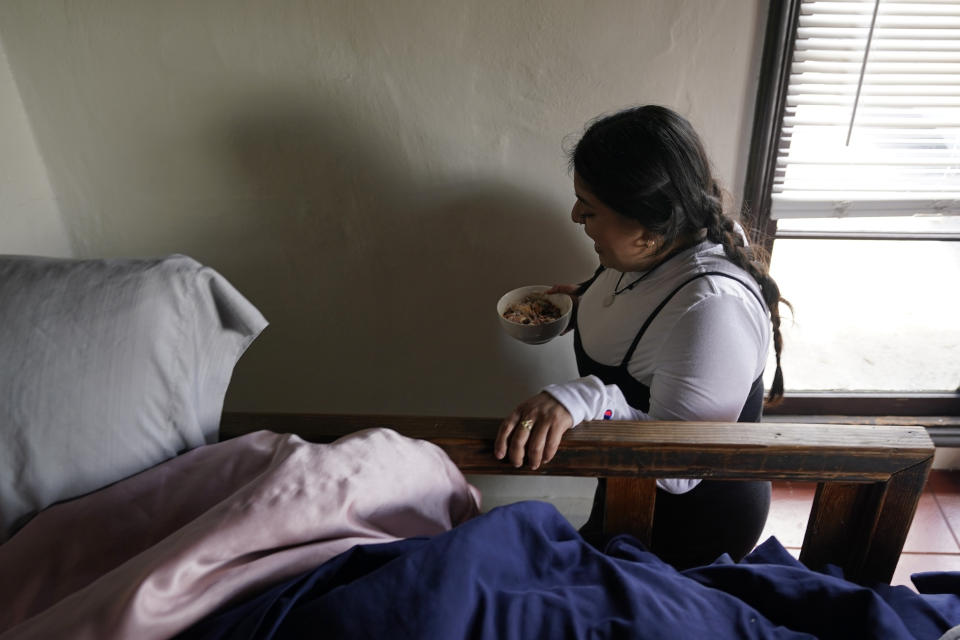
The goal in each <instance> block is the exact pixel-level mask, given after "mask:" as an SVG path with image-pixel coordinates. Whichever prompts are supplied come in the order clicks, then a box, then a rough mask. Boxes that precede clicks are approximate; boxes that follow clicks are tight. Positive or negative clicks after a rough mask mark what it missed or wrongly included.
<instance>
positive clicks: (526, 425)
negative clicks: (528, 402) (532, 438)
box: [520, 419, 533, 431]
mask: <svg viewBox="0 0 960 640" xmlns="http://www.w3.org/2000/svg"><path fill="white" fill-rule="evenodd" d="M520 426H521V427H523V428H524V429H526V430H527V431H533V420H530V419H527V420H523V421H521V422H520Z"/></svg>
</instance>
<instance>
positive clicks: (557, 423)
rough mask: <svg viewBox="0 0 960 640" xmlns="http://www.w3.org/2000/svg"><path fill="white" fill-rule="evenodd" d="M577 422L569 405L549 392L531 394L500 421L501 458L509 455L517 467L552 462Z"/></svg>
mask: <svg viewBox="0 0 960 640" xmlns="http://www.w3.org/2000/svg"><path fill="white" fill-rule="evenodd" d="M572 426H573V419H572V418H571V417H570V414H569V413H568V412H567V410H566V408H565V407H564V406H563V405H562V404H560V403H559V402H557V401H556V399H554V398H553V396H551V395H549V394H547V393H539V394H537V395H536V396H534V397H533V398H530V399H529V400H527V401H526V402H524V403H523V404H521V405H520V406H518V407H517V408H516V409H514V410H513V412H512V413H511V414H510V415H509V416H507V418H506V419H504V421H503V422H502V423H501V424H500V429H499V430H498V431H497V439H496V441H495V442H494V455H495V456H496V457H497V459H498V460H502V459H504V458H507V459H508V460H509V461H510V463H512V464H513V466H514V467H517V468H519V467H521V466H523V463H524V459H525V458H526V461H527V462H528V464H529V465H530V468H531V469H539V468H540V466H541V465H543V464H546V463H548V462H550V460H552V459H553V457H554V456H555V455H556V453H557V450H558V449H559V447H560V441H561V440H562V438H563V434H564V433H565V432H566V431H567V430H568V429H570V428H571V427H572Z"/></svg>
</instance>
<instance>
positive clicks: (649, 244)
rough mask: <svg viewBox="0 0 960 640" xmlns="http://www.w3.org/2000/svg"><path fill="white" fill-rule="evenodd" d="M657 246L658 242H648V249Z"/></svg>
mask: <svg viewBox="0 0 960 640" xmlns="http://www.w3.org/2000/svg"><path fill="white" fill-rule="evenodd" d="M655 246H657V241H656V240H647V247H655Z"/></svg>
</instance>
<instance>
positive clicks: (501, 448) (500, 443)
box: [493, 409, 519, 460]
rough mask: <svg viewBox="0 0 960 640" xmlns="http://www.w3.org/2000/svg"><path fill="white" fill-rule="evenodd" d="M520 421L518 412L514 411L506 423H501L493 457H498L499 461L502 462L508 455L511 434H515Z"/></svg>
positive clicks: (505, 420) (506, 419)
mask: <svg viewBox="0 0 960 640" xmlns="http://www.w3.org/2000/svg"><path fill="white" fill-rule="evenodd" d="M518 419H519V414H518V413H517V410H516V409H514V410H513V413H511V414H510V415H509V416H507V417H506V418H505V419H504V421H503V422H501V423H500V429H499V430H498V431H497V439H496V441H495V442H494V443H493V455H494V456H496V458H497V460H502V459H503V457H504V456H505V455H507V446H508V444H509V441H510V434H511V433H513V431H514V428H515V427H516V425H517V421H518Z"/></svg>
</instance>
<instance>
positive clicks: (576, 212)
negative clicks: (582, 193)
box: [570, 203, 583, 224]
mask: <svg viewBox="0 0 960 640" xmlns="http://www.w3.org/2000/svg"><path fill="white" fill-rule="evenodd" d="M570 219H571V220H573V221H574V222H575V223H577V224H583V218H581V217H580V206H579V203H578V204H574V205H573V209H571V210H570Z"/></svg>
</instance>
